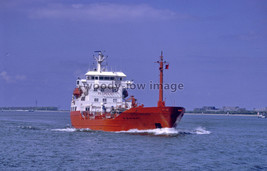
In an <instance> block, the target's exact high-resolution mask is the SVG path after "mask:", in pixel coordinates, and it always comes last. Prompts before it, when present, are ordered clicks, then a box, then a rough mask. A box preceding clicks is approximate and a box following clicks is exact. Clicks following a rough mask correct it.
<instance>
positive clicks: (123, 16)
mask: <svg viewBox="0 0 267 171" xmlns="http://www.w3.org/2000/svg"><path fill="white" fill-rule="evenodd" d="M30 16H31V17H32V18H60V19H70V20H95V21H129V20H136V21H140V20H141V21H146V20H167V19H173V18H177V17H178V18H184V17H185V16H181V15H180V16H179V15H178V14H177V13H175V12H173V11H171V10H166V9H156V8H153V7H151V6H149V5H145V4H142V5H122V4H111V3H104V4H71V5H65V4H64V5H63V4H50V5H49V6H47V7H45V8H34V9H33V10H32V11H31V13H30Z"/></svg>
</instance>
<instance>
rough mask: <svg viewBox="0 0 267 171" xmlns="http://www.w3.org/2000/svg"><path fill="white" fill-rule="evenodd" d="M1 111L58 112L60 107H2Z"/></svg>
mask: <svg viewBox="0 0 267 171" xmlns="http://www.w3.org/2000/svg"><path fill="white" fill-rule="evenodd" d="M0 110H29V111H31V110H42V111H57V110H58V107H53V106H44V107H0Z"/></svg>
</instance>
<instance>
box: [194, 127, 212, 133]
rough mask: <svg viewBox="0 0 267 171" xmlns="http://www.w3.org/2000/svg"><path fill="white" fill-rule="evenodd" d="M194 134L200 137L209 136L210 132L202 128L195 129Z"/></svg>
mask: <svg viewBox="0 0 267 171" xmlns="http://www.w3.org/2000/svg"><path fill="white" fill-rule="evenodd" d="M194 132H195V134H200V135H202V134H211V132H210V131H207V130H206V129H205V128H203V127H197V128H196V129H195V131H194Z"/></svg>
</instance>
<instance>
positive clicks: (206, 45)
mask: <svg viewBox="0 0 267 171" xmlns="http://www.w3.org/2000/svg"><path fill="white" fill-rule="evenodd" d="M266 9H267V1H264V0H249V1H246V0H242V1H237V0H233V1H213V0H210V1H205V0H204V1H171V0H170V1H163V0H160V1H156V0H154V1H141V0H137V1H122V0H118V1H100V0H97V1H88V0H83V1H82V0H73V1H68V0H64V1H59V0H58V1H55V0H27V1H26V0H3V1H1V2H0V92H1V95H0V106H33V105H35V100H36V99H37V100H38V105H40V106H58V107H60V108H61V109H69V106H70V101H71V96H72V91H73V89H74V87H75V80H76V78H77V77H79V76H80V77H83V74H84V73H85V72H86V71H87V70H88V68H89V67H90V66H92V62H93V58H92V55H93V52H94V51H95V50H105V51H106V52H105V54H106V55H108V56H109V58H108V64H109V66H110V67H112V69H113V70H120V71H123V72H124V73H125V74H126V75H127V76H128V79H130V80H134V82H136V83H149V80H152V81H153V82H156V81H158V75H159V73H158V66H157V64H155V63H154V62H155V61H156V60H158V57H159V56H160V51H161V50H163V52H164V57H165V59H166V60H167V61H168V62H169V63H170V68H169V70H167V71H166V72H165V74H164V76H165V78H164V79H165V80H164V81H165V82H167V83H183V84H184V90H182V91H177V92H175V93H172V92H170V91H166V92H165V93H164V98H166V103H167V105H178V106H184V107H186V108H187V109H193V108H195V107H200V106H204V105H212V106H217V107H220V106H240V107H246V108H250V109H252V108H253V107H256V108H259V107H266V106H267V104H266V101H267V93H266V92H267V86H266V84H267V77H266V75H267V67H266V66H267V10H266ZM130 94H134V95H135V97H136V98H137V99H138V102H139V103H144V105H145V106H155V105H156V103H157V100H158V92H157V91H151V90H142V91H141V90H140V91H138V90H133V91H130Z"/></svg>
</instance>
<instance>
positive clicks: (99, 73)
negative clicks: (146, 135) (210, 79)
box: [70, 51, 185, 131]
mask: <svg viewBox="0 0 267 171" xmlns="http://www.w3.org/2000/svg"><path fill="white" fill-rule="evenodd" d="M95 53H97V55H96V56H94V58H95V60H96V65H97V66H96V68H95V69H93V70H89V71H88V72H87V73H86V74H85V78H84V79H81V78H78V79H77V80H76V88H75V89H74V91H73V96H72V101H71V112H70V117H71V124H72V126H73V127H74V128H78V129H81V128H89V129H91V130H101V131H127V130H130V129H138V130H147V129H156V128H172V127H176V125H177V124H178V123H179V122H180V120H181V118H182V117H183V115H184V112H185V109H184V108H183V107H173V106H165V101H163V70H164V69H168V67H169V65H168V64H167V62H166V61H163V54H162V52H161V56H160V59H159V61H157V62H156V63H158V64H159V72H160V78H159V100H158V103H157V106H156V107H144V105H143V104H137V103H136V99H135V97H134V96H130V97H128V91H127V90H128V89H129V87H130V86H131V85H132V84H133V81H130V80H126V75H125V74H124V73H123V72H113V71H108V70H107V68H106V67H104V66H103V61H104V60H106V58H107V57H106V56H104V55H103V53H102V52H101V51H95Z"/></svg>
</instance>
